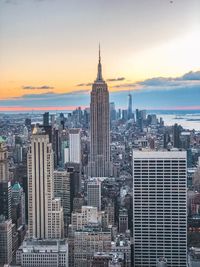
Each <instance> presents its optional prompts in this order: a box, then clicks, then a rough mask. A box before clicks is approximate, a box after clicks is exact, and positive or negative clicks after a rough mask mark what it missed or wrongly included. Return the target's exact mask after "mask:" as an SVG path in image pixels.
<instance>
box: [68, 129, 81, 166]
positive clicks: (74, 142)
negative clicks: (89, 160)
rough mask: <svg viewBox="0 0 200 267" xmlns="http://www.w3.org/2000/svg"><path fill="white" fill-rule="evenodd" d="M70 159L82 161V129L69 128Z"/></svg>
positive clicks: (77, 161) (75, 161) (76, 161)
mask: <svg viewBox="0 0 200 267" xmlns="http://www.w3.org/2000/svg"><path fill="white" fill-rule="evenodd" d="M69 161H70V162H74V163H79V164H80V163H81V131H80V129H70V130H69Z"/></svg>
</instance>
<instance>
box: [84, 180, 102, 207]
mask: <svg viewBox="0 0 200 267" xmlns="http://www.w3.org/2000/svg"><path fill="white" fill-rule="evenodd" d="M87 204H88V206H92V207H97V209H98V210H101V182H100V181H99V180H98V179H96V180H93V181H89V182H88V183H87Z"/></svg>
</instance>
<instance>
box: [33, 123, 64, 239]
mask: <svg viewBox="0 0 200 267" xmlns="http://www.w3.org/2000/svg"><path fill="white" fill-rule="evenodd" d="M53 169H54V165H53V150H52V145H51V144H50V143H49V136H48V135H47V134H46V133H45V132H44V131H43V130H42V129H41V128H38V127H35V128H34V130H33V135H32V138H31V144H30V147H29V151H28V213H29V216H28V230H29V237H34V238H42V239H44V238H61V236H62V230H63V210H62V207H61V200H60V198H54V192H53Z"/></svg>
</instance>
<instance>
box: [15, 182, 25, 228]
mask: <svg viewBox="0 0 200 267" xmlns="http://www.w3.org/2000/svg"><path fill="white" fill-rule="evenodd" d="M14 207H15V209H16V211H17V212H16V213H17V216H16V217H17V218H16V219H17V220H15V223H16V226H17V227H18V226H19V225H25V224H26V218H25V193H24V190H23V188H22V187H21V185H20V184H19V183H18V182H16V183H15V184H14V185H13V187H12V209H13V208H14Z"/></svg>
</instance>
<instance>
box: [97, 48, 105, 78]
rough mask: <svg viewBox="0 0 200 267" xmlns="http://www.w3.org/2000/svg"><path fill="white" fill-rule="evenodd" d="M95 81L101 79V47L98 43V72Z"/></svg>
mask: <svg viewBox="0 0 200 267" xmlns="http://www.w3.org/2000/svg"><path fill="white" fill-rule="evenodd" d="M96 81H103V77H102V67H101V47H100V43H99V63H98V72H97V79H96Z"/></svg>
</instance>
